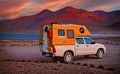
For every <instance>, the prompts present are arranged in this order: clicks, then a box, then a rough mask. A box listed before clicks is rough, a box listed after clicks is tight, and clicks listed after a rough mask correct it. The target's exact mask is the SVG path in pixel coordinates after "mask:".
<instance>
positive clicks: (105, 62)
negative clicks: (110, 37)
mask: <svg viewBox="0 0 120 74" xmlns="http://www.w3.org/2000/svg"><path fill="white" fill-rule="evenodd" d="M97 41H99V40H97ZM1 42H2V43H1V44H0V72H1V73H6V74H7V72H11V73H17V72H20V73H42V74H44V73H54V74H55V73H58V74H63V73H66V74H67V73H70V74H73V73H91V74H94V73H97V74H100V73H119V72H120V59H119V58H120V45H119V44H111V43H110V44H109V43H108V42H107V43H108V44H105V46H106V47H107V53H106V54H105V56H104V58H103V59H96V58H95V57H94V56H90V57H88V58H85V57H83V56H80V57H76V58H75V59H74V62H73V63H72V64H64V63H60V62H57V63H55V62H54V61H53V60H52V59H51V58H49V57H43V56H42V55H41V52H40V50H39V47H38V44H37V41H20V40H6V41H1ZM99 42H100V41H99ZM90 66H91V67H90ZM98 67H99V68H100V69H98ZM46 70H47V71H46Z"/></svg>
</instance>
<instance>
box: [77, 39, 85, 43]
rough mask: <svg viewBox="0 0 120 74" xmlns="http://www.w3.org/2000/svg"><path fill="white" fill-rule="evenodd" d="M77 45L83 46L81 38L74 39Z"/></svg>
mask: <svg viewBox="0 0 120 74" xmlns="http://www.w3.org/2000/svg"><path fill="white" fill-rule="evenodd" d="M76 42H77V44H84V41H83V38H77V39H76Z"/></svg>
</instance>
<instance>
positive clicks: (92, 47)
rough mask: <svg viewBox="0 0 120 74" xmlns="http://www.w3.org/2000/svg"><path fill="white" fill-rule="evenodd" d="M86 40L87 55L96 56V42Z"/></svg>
mask: <svg viewBox="0 0 120 74" xmlns="http://www.w3.org/2000/svg"><path fill="white" fill-rule="evenodd" d="M84 39H85V45H86V53H87V54H95V53H96V51H97V50H95V49H96V47H95V45H94V44H95V42H94V41H93V40H92V39H90V38H84Z"/></svg>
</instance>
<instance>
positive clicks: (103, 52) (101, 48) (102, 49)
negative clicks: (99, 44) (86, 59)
mask: <svg viewBox="0 0 120 74" xmlns="http://www.w3.org/2000/svg"><path fill="white" fill-rule="evenodd" d="M99 50H102V51H103V53H104V52H105V51H104V49H103V48H99V49H98V50H97V52H98V51H99Z"/></svg>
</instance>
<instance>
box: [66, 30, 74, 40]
mask: <svg viewBox="0 0 120 74" xmlns="http://www.w3.org/2000/svg"><path fill="white" fill-rule="evenodd" d="M68 31H72V32H73V34H72V35H73V37H69V33H68ZM67 38H74V30H67Z"/></svg>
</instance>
